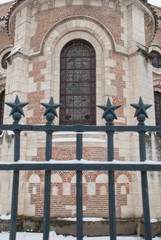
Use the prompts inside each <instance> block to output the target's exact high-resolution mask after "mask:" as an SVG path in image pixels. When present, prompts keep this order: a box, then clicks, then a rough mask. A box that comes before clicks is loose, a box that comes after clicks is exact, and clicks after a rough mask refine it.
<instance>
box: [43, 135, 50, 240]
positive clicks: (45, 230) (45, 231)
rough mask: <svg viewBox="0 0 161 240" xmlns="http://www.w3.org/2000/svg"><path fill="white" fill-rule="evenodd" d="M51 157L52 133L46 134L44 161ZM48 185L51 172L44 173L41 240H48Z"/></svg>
mask: <svg viewBox="0 0 161 240" xmlns="http://www.w3.org/2000/svg"><path fill="white" fill-rule="evenodd" d="M51 156H52V131H48V132H47V133H46V161H49V160H50V159H51ZM50 185H51V171H45V189H44V219H43V240H48V239H49V231H50Z"/></svg>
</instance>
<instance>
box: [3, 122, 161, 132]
mask: <svg viewBox="0 0 161 240" xmlns="http://www.w3.org/2000/svg"><path fill="white" fill-rule="evenodd" d="M16 129H18V130H20V131H36V132H39V131H40V132H41V131H42V132H44V131H48V130H49V131H53V132H60V131H62V132H70V131H74V132H94V131H97V132H108V131H114V132H141V131H145V132H161V125H157V126H147V125H144V126H117V125H113V126H111V125H110V126H88V125H83V126H82V125H73V126H67V125H66V126H59V125H37V126H34V125H21V124H17V126H16ZM0 130H2V131H3V130H6V131H7V130H12V131H14V130H15V126H14V125H13V124H4V125H3V124H0Z"/></svg>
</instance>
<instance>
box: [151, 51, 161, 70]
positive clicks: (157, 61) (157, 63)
mask: <svg viewBox="0 0 161 240" xmlns="http://www.w3.org/2000/svg"><path fill="white" fill-rule="evenodd" d="M151 56H152V57H153V59H152V65H153V67H155V68H161V55H160V54H159V53H158V52H156V51H152V52H151Z"/></svg>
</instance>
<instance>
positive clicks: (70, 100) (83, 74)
mask: <svg viewBox="0 0 161 240" xmlns="http://www.w3.org/2000/svg"><path fill="white" fill-rule="evenodd" d="M60 61H61V63H60V65H61V70H60V103H62V104H63V106H62V107H61V108H60V124H62V125H76V124H86V125H95V124H96V61H95V50H94V48H93V46H92V45H91V44H90V43H89V42H87V41H85V40H82V39H75V40H72V41H70V42H68V43H67V44H66V45H65V46H64V47H63V49H62V51H61V58H60Z"/></svg>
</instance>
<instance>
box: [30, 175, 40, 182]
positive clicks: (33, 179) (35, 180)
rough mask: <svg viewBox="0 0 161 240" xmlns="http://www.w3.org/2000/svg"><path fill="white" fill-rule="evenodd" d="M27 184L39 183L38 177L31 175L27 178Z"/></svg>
mask: <svg viewBox="0 0 161 240" xmlns="http://www.w3.org/2000/svg"><path fill="white" fill-rule="evenodd" d="M29 183H40V177H39V176H38V175H37V174H35V173H34V174H32V175H31V176H30V177H29Z"/></svg>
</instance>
